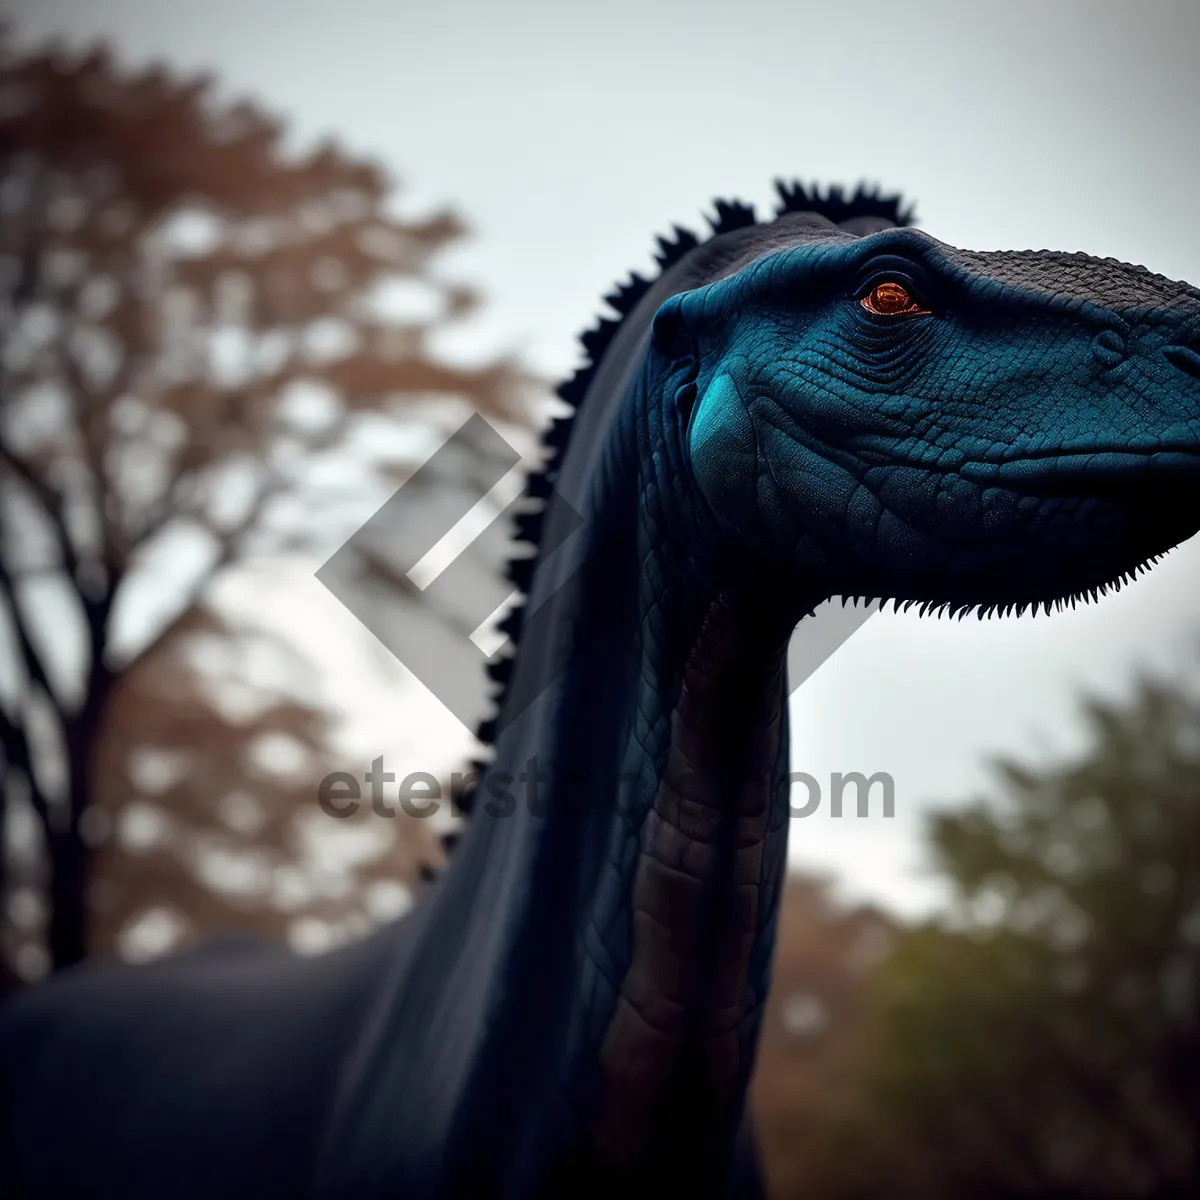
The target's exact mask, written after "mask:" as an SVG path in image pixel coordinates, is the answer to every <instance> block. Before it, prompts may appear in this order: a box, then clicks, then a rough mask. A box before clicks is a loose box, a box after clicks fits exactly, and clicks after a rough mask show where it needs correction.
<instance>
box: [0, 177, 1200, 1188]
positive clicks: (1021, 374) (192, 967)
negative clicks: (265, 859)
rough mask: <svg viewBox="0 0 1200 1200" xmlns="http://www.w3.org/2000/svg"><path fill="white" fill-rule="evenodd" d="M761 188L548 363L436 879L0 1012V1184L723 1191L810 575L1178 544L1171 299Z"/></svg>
mask: <svg viewBox="0 0 1200 1200" xmlns="http://www.w3.org/2000/svg"><path fill="white" fill-rule="evenodd" d="M781 193H782V195H783V199H784V202H785V203H784V211H783V213H782V214H781V215H779V216H777V218H776V219H775V220H773V221H770V222H766V223H763V224H756V223H754V221H753V216H752V214H750V213H749V210H748V209H746V208H745V207H744V206H738V205H718V220H717V221H716V222H715V223H714V224H715V226H716V236H714V237H713V238H711V239H710V240H709V241H707V242H705V243H703V244H696V242H695V239H691V240H690V241H689V240H688V238H687V237H686V236H684V237H680V238H679V239H678V240H677V242H676V243H675V244H674V245H673V246H668V247H666V251H665V254H664V258H665V259H666V262H665V269H664V272H663V274H662V276H661V277H660V278H659V279H657V280H655V281H654V282H652V283H647V282H645V281H640V280H637V279H634V280H632V281H631V282H630V284H628V285H626V286H625V287H624V289H623V290H622V291H621V292H619V293H618V294H617V296H616V297H615V298H614V303H615V305H616V307H618V309H619V310H620V311H621V312H622V314H623V320H621V321H620V322H619V323H614V324H613V325H612V326H610V327H605V326H601V327H600V329H599V330H598V331H594V332H593V333H592V334H590V335H589V339H588V341H587V344H588V345H589V348H590V349H591V351H592V357H593V360H594V361H593V364H592V365H591V366H590V367H589V368H587V369H586V370H585V371H584V372H582V373H581V374H580V375H579V376H578V377H577V378H576V379H575V380H573V381H571V382H570V383H568V384H567V385H565V386H564V395H565V396H566V397H567V398H568V399H570V400H571V402H572V403H573V404H575V405H577V406H578V411H577V414H576V415H575V417H574V419H573V421H572V422H570V423H568V424H560V425H558V426H556V427H555V429H554V430H552V432H551V434H550V436H549V441H550V444H551V445H552V446H553V447H555V448H556V451H557V454H556V457H555V458H554V459H553V461H552V462H551V464H550V466H549V468H548V471H547V473H546V474H545V475H543V476H539V477H537V478H535V479H534V480H533V481H532V482H531V484H530V491H529V494H530V496H531V497H536V498H538V499H539V500H546V498H547V497H549V499H548V500H547V502H546V507H545V511H544V512H542V513H539V514H536V519H531V518H530V517H529V516H526V517H525V518H523V523H522V525H521V530H522V532H523V534H524V536H526V537H527V538H532V539H533V540H535V541H536V540H538V539H540V546H541V549H540V551H539V553H538V554H537V556H536V557H535V558H534V559H532V560H529V561H528V562H527V563H526V564H525V565H519V566H518V567H516V568H514V579H516V580H518V581H519V582H520V585H521V587H522V589H523V590H525V591H526V592H527V594H528V595H527V602H526V605H525V609H524V613H525V614H526V615H525V616H524V617H522V616H521V615H519V614H518V616H517V617H515V618H514V619H513V620H512V621H510V623H509V625H508V629H509V631H510V632H512V633H513V634H514V635H515V634H516V633H517V632H518V627H519V626H521V625H522V624H523V628H521V629H520V642H519V648H518V652H517V654H516V657H515V659H514V660H513V662H512V663H510V664H509V663H499V664H496V667H495V669H493V671H492V674H493V676H494V677H496V678H505V679H506V680H507V683H506V687H505V691H504V696H503V699H502V703H501V707H500V711H499V719H498V722H497V723H496V724H495V726H494V728H491V729H489V731H488V732H489V740H490V741H492V742H493V746H492V750H491V756H490V759H489V761H488V764H487V766H486V770H485V771H484V773H483V774H482V777H481V779H480V781H479V786H478V788H477V790H476V792H475V794H474V804H473V807H474V810H475V811H474V814H473V817H472V820H471V822H470V826H469V832H468V833H467V836H466V837H465V839H464V841H463V844H462V846H461V848H460V849H459V850H458V851H457V852H456V854H455V856H454V861H453V862H452V864H451V867H450V869H449V871H448V872H447V873H446V874H445V875H444V876H443V877H442V878H441V879H440V880H439V882H438V883H437V884H436V886H435V887H434V888H432V889H431V891H430V893H429V894H428V895H427V896H426V897H425V898H424V899H423V900H422V902H421V903H420V904H419V905H418V906H417V907H416V909H415V910H414V911H413V912H412V913H411V914H410V915H409V916H408V917H406V918H405V919H404V920H402V921H400V922H398V923H396V924H394V925H391V926H388V927H386V928H385V929H382V930H380V931H379V932H378V933H377V934H376V935H374V936H373V937H372V938H370V939H369V940H368V941H366V942H364V943H362V944H361V945H358V946H355V947H351V948H349V949H347V950H344V951H339V952H337V953H334V954H331V955H328V956H326V957H324V958H322V959H319V960H310V961H299V960H296V959H294V958H292V957H291V956H288V955H285V954H282V953H276V954H270V953H266V954H258V953H254V952H252V951H250V950H248V949H246V948H244V947H242V948H239V949H227V950H224V951H219V950H213V951H210V952H208V953H200V954H195V955H191V956H187V957H185V958H181V959H178V960H173V961H171V962H167V963H161V964H155V965H151V966H147V967H139V968H105V969H84V970H81V971H79V972H75V973H72V974H71V975H69V976H68V977H65V978H63V979H61V980H58V981H55V982H53V983H51V984H50V985H47V986H45V987H40V988H37V989H33V990H31V991H30V992H29V993H28V994H26V995H25V996H23V997H20V998H18V1000H17V1001H16V1002H15V1003H13V1004H12V1005H11V1006H10V1007H9V1009H8V1010H6V1011H5V1012H4V1013H3V1014H2V1015H0V1172H5V1173H6V1174H5V1175H4V1176H3V1178H0V1184H2V1185H3V1191H4V1194H5V1195H12V1196H16V1197H24V1198H32V1197H56V1198H59V1197H62V1198H66V1197H70V1196H95V1195H106V1194H107V1195H114V1196H121V1197H125V1198H134V1197H143V1196H144V1197H159V1196H165V1195H170V1196H173V1197H188V1196H195V1197H205V1200H207V1198H209V1197H211V1196H215V1195H220V1196H224V1197H243V1196H245V1197H250V1196H254V1197H256V1200H261V1198H263V1197H273V1196H278V1197H284V1196H286V1197H297V1196H311V1197H321V1198H325V1197H328V1198H330V1200H332V1198H334V1197H337V1198H338V1200H346V1198H349V1200H359V1198H362V1200H366V1198H368V1197H370V1198H375V1197H379V1198H383V1197H418V1198H430V1200H432V1198H435V1197H437V1198H442V1197H464V1198H465V1197H483V1198H487V1197H506V1198H508V1197H511V1198H514V1200H515V1198H517V1197H527V1196H532V1197H539V1196H541V1197H551V1196H571V1197H577V1196H589V1195H590V1196H611V1195H622V1196H624V1197H640V1196H650V1195H687V1196H689V1197H693V1198H695V1197H717V1196H731V1195H739V1196H749V1195H753V1194H755V1192H756V1186H757V1185H756V1181H755V1178H754V1171H753V1166H752V1155H751V1154H750V1153H749V1152H748V1138H747V1135H746V1122H745V1119H744V1113H743V1105H744V1096H745V1091H746V1085H747V1082H748V1079H749V1076H750V1072H751V1070H752V1067H753V1059H754V1048H755V1044H756V1040H757V1035H758V1023H759V1016H760V1013H761V1010H762V1004H763V1001H764V998H765V996H766V992H767V988H768V983H769V974H770V958H771V951H772V945H773V938H774V924H775V919H776V913H777V908H778V899H779V893H780V889H781V887H782V881H783V874H784V861H785V852H786V831H787V819H788V809H787V787H786V784H787V769H788V767H787V749H788V748H787V738H786V736H785V731H786V706H785V702H786V693H787V688H786V681H785V677H784V676H785V671H784V654H785V648H786V645H787V641H788V637H789V634H790V632H791V631H792V629H793V628H794V627H795V626H796V624H797V622H802V619H803V618H804V617H805V616H806V615H807V614H809V613H811V612H812V610H813V609H814V607H815V606H816V605H817V604H819V603H820V602H821V601H822V600H823V599H825V598H826V597H828V596H831V595H859V596H864V597H883V598H885V599H891V600H894V601H896V602H897V603H907V602H916V603H921V604H926V605H935V606H949V607H951V608H953V609H958V610H962V611H969V610H971V609H979V610H980V612H981V613H983V612H988V611H993V610H1008V609H1011V608H1020V607H1022V606H1025V605H1028V604H1034V603H1042V604H1045V605H1047V607H1050V606H1053V605H1055V604H1061V603H1065V602H1074V600H1075V599H1077V598H1078V597H1079V596H1082V595H1088V594H1092V593H1093V592H1094V591H1095V590H1097V589H1099V590H1104V589H1106V588H1107V587H1109V586H1111V585H1114V584H1115V583H1117V582H1118V581H1119V580H1121V579H1122V578H1126V577H1128V576H1129V575H1130V573H1132V572H1136V571H1137V570H1139V569H1140V568H1141V567H1142V566H1143V565H1144V564H1145V563H1146V562H1148V561H1149V560H1151V559H1152V558H1153V557H1154V556H1155V555H1157V554H1160V553H1162V552H1163V551H1165V550H1167V549H1168V548H1170V547H1171V546H1173V545H1174V544H1176V543H1177V542H1179V541H1181V540H1182V539H1184V538H1185V537H1188V536H1190V535H1191V534H1192V533H1193V532H1195V531H1196V530H1197V529H1198V528H1200V294H1198V293H1197V292H1196V290H1195V289H1193V288H1190V287H1188V286H1186V285H1184V284H1179V283H1172V282H1170V281H1168V280H1166V279H1163V278H1161V277H1159V276H1155V275H1151V274H1150V273H1149V272H1147V271H1144V270H1142V269H1140V268H1136V267H1129V266H1126V265H1123V264H1120V263H1115V262H1112V261H1109V260H1104V261H1100V260H1096V259H1091V258H1087V257H1085V256H1082V255H1063V254H1054V253H1050V252H1045V251H1037V252H1025V253H1014V254H1009V253H988V254H974V253H970V252H966V251H960V250H956V249H954V248H953V247H949V246H946V245H944V244H942V243H940V242H938V241H937V240H936V239H934V238H931V237H929V236H928V235H926V234H923V233H919V232H917V231H915V230H913V229H911V228H900V227H898V226H899V225H901V224H902V223H903V218H902V215H901V214H900V213H899V211H898V207H897V206H896V205H895V204H894V203H888V202H885V201H882V200H878V199H877V198H875V199H873V198H871V197H856V198H855V199H854V200H853V201H845V200H843V199H842V198H841V197H840V196H837V197H834V196H830V197H825V198H820V197H815V198H814V197H811V196H808V195H807V194H805V193H804V192H803V190H802V189H781ZM864 301H865V302H866V303H865V304H864ZM872 310H873V311H872ZM568 434H569V437H568V436H567V435H568ZM551 485H553V486H551ZM580 517H582V524H580V523H579V518H580ZM576 527H578V528H576ZM572 531H574V532H572ZM803 628H804V626H803V624H801V629H802V630H803Z"/></svg>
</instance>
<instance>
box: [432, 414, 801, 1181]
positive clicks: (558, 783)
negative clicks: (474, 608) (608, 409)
mask: <svg viewBox="0 0 1200 1200" xmlns="http://www.w3.org/2000/svg"><path fill="white" fill-rule="evenodd" d="M651 411H653V410H652V409H651V408H650V407H649V406H647V408H646V409H644V410H641V411H639V410H637V409H635V410H634V413H633V414H632V415H629V416H628V418H627V419H626V420H625V421H624V423H623V425H622V426H621V428H619V429H618V430H617V432H616V433H615V434H614V435H613V437H612V439H611V441H610V444H609V447H608V450H607V452H606V455H605V456H604V457H603V459H602V461H600V462H599V463H598V464H597V465H596V470H595V471H594V472H593V478H595V479H596V480H599V481H601V486H599V487H597V488H596V489H595V490H594V491H593V492H592V493H591V494H590V495H578V496H576V497H573V498H572V503H573V504H574V505H576V507H577V508H578V511H580V512H581V513H583V515H584V517H585V523H584V528H583V530H582V531H581V541H580V547H579V549H578V550H577V552H576V554H575V556H574V557H573V558H572V559H570V560H569V561H568V562H567V564H566V565H565V566H564V568H563V569H562V572H561V575H562V577H563V580H564V581H566V582H564V583H563V584H562V587H560V588H559V590H558V592H556V593H555V595H556V596H557V597H558V600H557V602H556V603H555V604H554V605H552V606H550V611H551V614H552V615H551V616H550V617H549V618H548V619H547V620H546V621H545V622H543V623H542V624H540V625H539V624H538V622H537V617H536V611H537V610H535V615H534V616H533V617H531V618H530V620H531V622H532V624H531V625H530V626H529V627H527V630H526V633H525V635H524V637H523V639H522V644H521V653H520V655H519V656H518V675H517V677H516V678H515V679H514V684H513V687H514V692H515V694H518V695H521V694H524V696H525V700H524V701H523V703H524V704H525V705H526V707H525V708H524V709H523V711H522V712H520V713H519V714H517V715H515V716H514V715H513V714H512V713H509V714H508V721H507V723H506V725H505V727H504V728H503V731H502V733H501V735H500V738H499V741H498V746H497V755H496V758H495V761H494V762H493V764H492V766H491V768H490V769H489V771H488V774H487V777H486V778H485V780H484V784H483V786H482V787H481V796H480V799H479V800H478V802H477V804H478V808H477V811H476V812H475V814H474V815H473V817H472V825H473V828H472V829H471V831H470V833H469V835H468V839H467V840H466V842H465V843H464V844H463V846H462V847H461V848H460V850H459V855H461V861H460V862H458V863H457V864H456V865H455V866H454V868H453V869H452V871H451V878H450V879H448V880H447V887H446V889H445V892H444V895H443V896H442V897H440V898H439V901H438V904H439V906H440V907H442V908H443V909H444V910H445V911H449V912H456V913H458V914H459V916H460V917H462V916H463V914H464V913H465V912H466V910H467V908H468V906H469V912H470V915H469V917H468V918H466V919H467V920H468V921H469V923H470V926H471V929H470V931H469V932H468V936H467V937H465V938H464V937H463V935H462V927H461V923H460V925H459V928H458V929H457V930H456V931H455V933H454V937H455V941H456V942H457V944H458V945H459V946H460V947H463V953H466V954H470V955H472V956H473V959H472V963H471V965H470V968H469V970H468V969H467V968H466V967H465V966H463V965H462V959H461V956H460V960H459V963H460V965H459V967H458V969H457V972H456V973H457V975H458V978H459V982H460V984H464V985H465V986H466V987H467V988H468V989H470V990H472V991H473V993H474V994H475V996H476V998H477V999H476V1004H477V1007H475V1008H474V1013H475V1019H476V1021H477V1025H476V1026H475V1028H474V1032H473V1036H474V1037H476V1038H477V1039H478V1040H477V1042H476V1044H475V1047H474V1051H473V1054H472V1061H471V1064H470V1073H469V1078H468V1079H467V1080H465V1082H464V1085H463V1089H462V1096H463V1100H464V1102H463V1104H462V1106H461V1107H460V1110H459V1112H458V1113H457V1120H456V1121H455V1125H456V1127H457V1128H458V1129H459V1130H460V1131H461V1140H459V1141H458V1142H457V1145H458V1146H459V1147H460V1149H454V1148H452V1149H451V1150H450V1151H449V1153H450V1154H452V1155H453V1156H454V1161H455V1163H456V1164H457V1165H458V1173H459V1175H460V1176H461V1181H460V1182H458V1183H457V1186H458V1187H459V1188H460V1189H461V1191H462V1192H463V1194H469V1193H471V1192H472V1190H473V1189H474V1190H476V1191H477V1193H478V1194H481V1195H482V1194H486V1193H487V1184H486V1182H485V1181H488V1180H493V1181H494V1179H495V1178H496V1177H497V1175H501V1176H503V1177H504V1178H506V1179H512V1180H514V1181H518V1182H517V1183H515V1184H514V1186H516V1189H517V1194H532V1193H533V1192H534V1191H535V1190H536V1189H537V1188H538V1187H541V1186H545V1184H546V1180H547V1178H548V1177H549V1178H552V1179H553V1180H554V1183H553V1185H552V1186H553V1187H554V1188H556V1189H560V1188H562V1187H564V1186H568V1185H569V1186H570V1187H572V1188H573V1189H577V1188H578V1187H583V1186H590V1185H591V1184H589V1182H588V1181H591V1183H594V1182H595V1181H596V1180H597V1179H605V1180H607V1181H609V1183H627V1184H629V1185H631V1186H636V1185H639V1184H643V1183H644V1184H646V1186H648V1187H649V1186H651V1184H650V1181H651V1180H652V1179H655V1178H668V1179H669V1180H670V1183H671V1185H672V1186H677V1185H678V1183H679V1182H680V1179H681V1178H683V1177H684V1175H685V1174H686V1172H687V1171H688V1170H692V1171H694V1172H695V1175H696V1184H697V1186H702V1187H703V1188H711V1187H713V1186H714V1181H715V1179H716V1178H717V1175H718V1174H719V1172H720V1171H721V1170H723V1169H724V1168H725V1167H726V1166H727V1158H728V1154H729V1151H730V1149H731V1146H732V1141H733V1136H734V1133H735V1131H736V1129H737V1124H738V1120H739V1117H740V1112H741V1106H742V1100H743V1096H744V1092H745V1087H746V1083H747V1080H748V1077H749V1073H750V1067H751V1060H752V1055H753V1048H754V1043H755V1040H756V1035H757V1017H758V1012H759V1006H760V1003H761V1001H762V999H763V997H764V994H765V989H766V982H767V971H768V965H769V958H770V943H771V939H772V934H773V918H774V912H775V902H776V900H777V898H778V891H779V883H780V878H781V873H782V870H783V863H784V855H785V842H786V822H785V819H784V817H785V816H786V790H785V788H784V787H783V786H782V781H783V780H784V779H785V777H786V771H787V767H786V755H787V738H786V717H785V707H784V706H785V699H786V688H785V683H784V658H785V652H786V646H787V640H788V635H789V633H790V631H791V628H792V626H793V625H794V624H795V620H796V617H797V616H798V615H799V614H798V612H797V611H796V608H795V605H792V606H790V611H789V609H788V607H787V606H784V605H782V604H780V603H779V601H778V598H777V594H776V593H775V592H774V591H773V590H772V589H771V588H770V587H768V586H767V585H766V583H765V582H762V581H756V576H755V572H754V571H753V570H750V569H749V568H748V567H747V566H746V564H745V563H742V562H735V561H733V560H732V559H726V558H725V557H724V556H723V552H722V551H721V549H720V548H716V547H708V548H707V549H705V550H704V551H703V552H701V553H697V552H696V546H697V544H698V541H700V540H701V539H698V538H697V536H695V534H696V531H694V530H691V529H686V528H683V527H682V524H681V522H683V520H684V518H682V517H681V516H679V515H678V514H679V513H681V512H683V511H686V509H685V507H684V506H683V505H681V504H680V503H679V497H678V494H677V492H678V488H679V486H680V480H682V479H683V478H684V473H683V471H682V470H680V469H679V468H680V464H678V463H674V462H673V461H672V457H673V456H672V452H671V446H672V439H671V438H669V437H666V438H664V436H663V433H662V431H661V429H654V428H653V427H652V425H653V419H654V418H652V417H651V415H650V413H651ZM656 435H657V437H656ZM647 447H651V448H655V447H656V448H657V452H655V453H648V452H647ZM668 531H669V532H668ZM550 569H551V568H550V567H549V566H547V567H545V568H540V569H539V570H540V571H543V572H546V573H548V572H549V571H550ZM567 587H569V589H570V591H569V595H568V593H567V592H565V591H564V590H563V589H564V588H567ZM536 591H537V584H536V583H535V593H536ZM542 611H546V605H545V602H544V600H543V605H542ZM530 639H536V640H534V641H531V640H530ZM546 664H551V668H550V671H549V675H550V677H549V678H547V677H546V675H545V671H546ZM522 670H525V671H526V672H530V671H538V670H541V671H542V672H543V674H542V675H539V676H538V677H537V679H536V685H537V686H533V687H531V686H530V685H529V683H528V678H529V677H528V675H526V676H525V677H522V675H521V671H522ZM523 688H524V693H522V689H523ZM539 688H540V689H541V690H538V689H539ZM530 697H532V699H530ZM505 791H511V793H512V795H513V797H514V799H515V804H514V805H511V806H510V805H509V804H508V803H507V802H506V800H505V799H504V798H503V793H504V792H505ZM443 953H445V951H443ZM430 965H431V966H434V963H433V959H432V958H431V960H430ZM448 986H450V987H453V986H454V985H453V984H452V983H450V984H448ZM462 1032H463V1031H462V1028H461V1027H460V1028H459V1030H458V1031H457V1036H461V1035H462ZM496 1095H505V1096H506V1102H505V1105H504V1110H503V1111H502V1112H497V1111H496V1109H495V1107H494V1106H493V1107H492V1108H491V1109H490V1110H488V1111H486V1112H483V1111H479V1110H476V1109H474V1108H473V1107H472V1097H476V1096H477V1097H495V1096H496ZM550 1097H553V1099H552V1100H548V1098H550ZM517 1131H520V1137H519V1138H518V1136H517ZM701 1131H703V1132H701ZM695 1194H703V1193H702V1192H696V1193H695Z"/></svg>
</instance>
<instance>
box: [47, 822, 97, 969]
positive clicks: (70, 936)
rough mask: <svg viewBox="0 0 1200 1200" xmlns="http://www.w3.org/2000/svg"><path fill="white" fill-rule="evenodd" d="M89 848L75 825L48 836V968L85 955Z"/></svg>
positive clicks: (70, 963) (72, 964) (71, 964)
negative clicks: (72, 827)
mask: <svg viewBox="0 0 1200 1200" xmlns="http://www.w3.org/2000/svg"><path fill="white" fill-rule="evenodd" d="M88 858H89V852H88V848H87V847H86V846H85V845H84V844H83V839H82V838H81V837H80V836H79V831H78V829H77V828H76V829H72V830H70V831H68V832H66V833H62V834H55V835H54V836H53V837H52V838H51V839H50V864H49V865H50V929H49V934H48V938H47V942H48V946H49V950H50V967H51V970H54V971H61V970H62V969H63V968H64V967H70V966H74V965H75V964H76V963H77V962H80V961H81V960H82V959H84V958H85V957H86V956H87V877H88V866H89V863H88Z"/></svg>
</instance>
